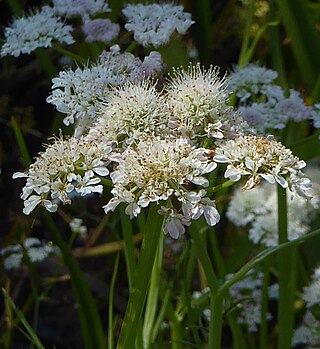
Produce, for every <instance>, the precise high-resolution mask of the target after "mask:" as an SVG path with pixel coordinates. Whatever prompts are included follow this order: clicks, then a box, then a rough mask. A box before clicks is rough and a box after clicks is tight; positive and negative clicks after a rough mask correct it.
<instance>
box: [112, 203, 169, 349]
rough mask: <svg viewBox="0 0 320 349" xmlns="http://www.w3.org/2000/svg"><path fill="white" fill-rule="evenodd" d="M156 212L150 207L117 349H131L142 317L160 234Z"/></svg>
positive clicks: (152, 206) (158, 218)
mask: <svg viewBox="0 0 320 349" xmlns="http://www.w3.org/2000/svg"><path fill="white" fill-rule="evenodd" d="M157 210H158V207H157V205H156V204H152V205H150V209H149V213H148V218H147V222H146V225H145V231H144V237H143V241H142V246H141V250H140V257H139V261H138V264H137V266H136V270H135V276H134V280H133V284H132V291H131V293H130V296H129V301H128V305H127V310H126V313H125V317H124V320H123V324H122V328H121V332H120V336H119V340H118V345H117V349H131V348H133V346H134V343H135V339H136V329H137V326H138V324H139V321H140V319H141V317H142V312H143V309H144V304H145V302H146V298H147V293H148V289H149V283H150V278H151V273H152V268H153V264H154V260H155V257H156V252H157V248H158V245H159V238H160V234H162V221H163V218H162V217H161V216H160V215H159V214H158V213H157Z"/></svg>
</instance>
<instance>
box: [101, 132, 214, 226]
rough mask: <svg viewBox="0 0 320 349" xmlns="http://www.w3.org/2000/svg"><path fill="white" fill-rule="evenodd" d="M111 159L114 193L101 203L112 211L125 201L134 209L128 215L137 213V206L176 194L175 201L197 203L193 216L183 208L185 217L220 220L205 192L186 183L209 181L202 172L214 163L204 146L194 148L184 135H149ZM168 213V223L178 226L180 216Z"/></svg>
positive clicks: (205, 171) (188, 218) (198, 183)
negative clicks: (191, 188) (180, 136)
mask: <svg viewBox="0 0 320 349" xmlns="http://www.w3.org/2000/svg"><path fill="white" fill-rule="evenodd" d="M110 159H111V160H112V161H114V162H116V163H117V165H116V166H115V170H114V171H113V172H111V174H110V178H111V180H112V181H113V183H114V189H113V190H112V194H113V195H114V197H113V198H112V199H111V200H110V201H109V203H108V204H107V205H106V206H105V207H104V208H105V211H106V212H108V211H113V210H114V209H115V207H116V206H117V205H118V204H119V203H120V202H126V203H128V204H130V205H131V207H132V208H133V209H134V211H133V212H132V214H130V215H131V216H136V214H138V213H139V210H140V209H139V208H143V207H147V206H148V205H149V204H150V203H151V202H160V201H162V200H168V199H169V198H170V197H171V196H172V195H175V196H176V197H177V198H178V201H182V202H184V203H186V202H187V201H190V203H191V204H193V205H196V206H194V207H193V213H192V215H193V217H191V214H189V213H188V212H189V211H188V210H184V214H183V216H184V217H185V219H187V221H190V219H191V218H192V219H197V218H199V217H200V215H201V214H204V215H205V217H206V219H207V222H208V224H210V225H214V224H216V223H217V221H218V220H219V214H218V212H217V211H216V208H215V205H214V202H213V201H211V200H209V199H208V198H205V197H203V196H204V195H205V194H206V192H205V191H204V190H203V192H201V193H199V194H198V193H196V192H194V191H192V192H190V191H189V190H188V187H187V186H188V184H191V183H193V185H197V186H207V185H208V181H207V179H206V178H205V175H206V174H207V173H209V172H211V171H213V170H214V169H215V167H216V164H214V163H213V162H212V161H211V158H210V152H209V151H208V150H207V149H204V148H202V149H201V148H197V149H195V148H194V147H192V146H191V144H190V143H189V141H188V140H187V139H183V138H178V139H161V138H160V137H154V136H151V137H147V138H145V139H143V138H142V139H141V140H140V142H139V143H137V144H135V143H133V144H132V145H130V146H129V147H127V148H126V149H125V150H124V151H123V152H122V153H118V154H115V155H114V156H111V157H110ZM130 211H131V210H130ZM196 211H197V212H196ZM129 213H130V212H129ZM170 217H171V220H169V221H168V222H167V223H168V224H169V225H170V226H171V227H172V228H173V225H174V226H175V227H177V229H178V230H181V229H182V228H181V225H180V224H179V222H178V221H177V220H176V219H177V217H180V216H177V217H176V216H172V215H171V216H170ZM179 219H180V218H179ZM180 223H181V222H180ZM182 225H185V224H184V223H183V224H182Z"/></svg>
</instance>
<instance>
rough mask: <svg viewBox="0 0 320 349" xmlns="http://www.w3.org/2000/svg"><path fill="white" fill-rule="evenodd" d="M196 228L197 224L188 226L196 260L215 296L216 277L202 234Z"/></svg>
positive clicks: (216, 287) (194, 222) (193, 223)
mask: <svg viewBox="0 0 320 349" xmlns="http://www.w3.org/2000/svg"><path fill="white" fill-rule="evenodd" d="M198 227H199V224H198V222H196V221H193V222H192V224H191V226H190V235H191V237H192V240H193V243H194V245H195V247H196V251H197V255H198V258H199V260H200V262H201V265H202V268H203V270H204V273H205V275H206V278H207V282H208V286H209V288H210V290H211V293H212V294H215V293H216V291H217V289H218V283H217V277H216V274H215V271H214V269H213V266H212V262H211V260H210V257H209V254H208V251H207V249H206V244H205V242H204V239H203V236H202V233H201V232H200V229H199V228H198Z"/></svg>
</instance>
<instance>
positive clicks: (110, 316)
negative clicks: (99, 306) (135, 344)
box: [108, 253, 120, 349]
mask: <svg viewBox="0 0 320 349" xmlns="http://www.w3.org/2000/svg"><path fill="white" fill-rule="evenodd" d="M119 257H120V254H119V253H118V254H117V257H116V260H115V262H114V269H113V273H112V277H111V282H110V293H109V309H108V348H109V349H112V348H113V347H114V338H113V330H114V326H113V299H114V286H115V283H116V277H117V273H118V266H119Z"/></svg>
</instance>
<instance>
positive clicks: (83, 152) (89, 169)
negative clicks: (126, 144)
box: [13, 137, 112, 214]
mask: <svg viewBox="0 0 320 349" xmlns="http://www.w3.org/2000/svg"><path fill="white" fill-rule="evenodd" d="M111 151H112V148H111V147H110V146H109V145H108V144H105V143H95V142H93V141H92V140H87V139H86V138H84V137H81V138H74V137H71V138H69V139H65V140H63V139H61V138H56V139H54V142H53V143H52V144H50V145H48V146H47V148H46V150H45V151H44V152H43V153H41V154H40V156H39V157H38V158H37V159H36V161H35V162H34V163H33V164H31V166H30V168H29V170H28V171H27V172H26V173H25V174H21V173H20V172H18V173H15V174H14V175H13V178H23V177H25V178H27V183H26V185H25V187H24V188H23V189H22V194H21V198H22V199H23V200H24V210H23V212H24V213H25V214H30V213H31V212H32V211H33V210H34V209H35V207H36V206H37V205H39V204H42V205H44V206H45V208H46V209H47V210H48V211H50V212H54V211H56V210H57V203H58V202H59V201H61V202H62V203H63V204H70V203H71V194H72V192H73V190H74V189H75V191H76V192H78V193H80V194H81V196H84V195H87V194H90V193H93V192H98V193H101V192H102V189H103V187H102V185H101V184H98V183H100V181H101V179H100V178H99V177H98V176H107V175H108V174H109V171H108V169H107V165H108V162H109V160H108V156H109V154H110V153H111ZM97 175H98V176H97Z"/></svg>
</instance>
